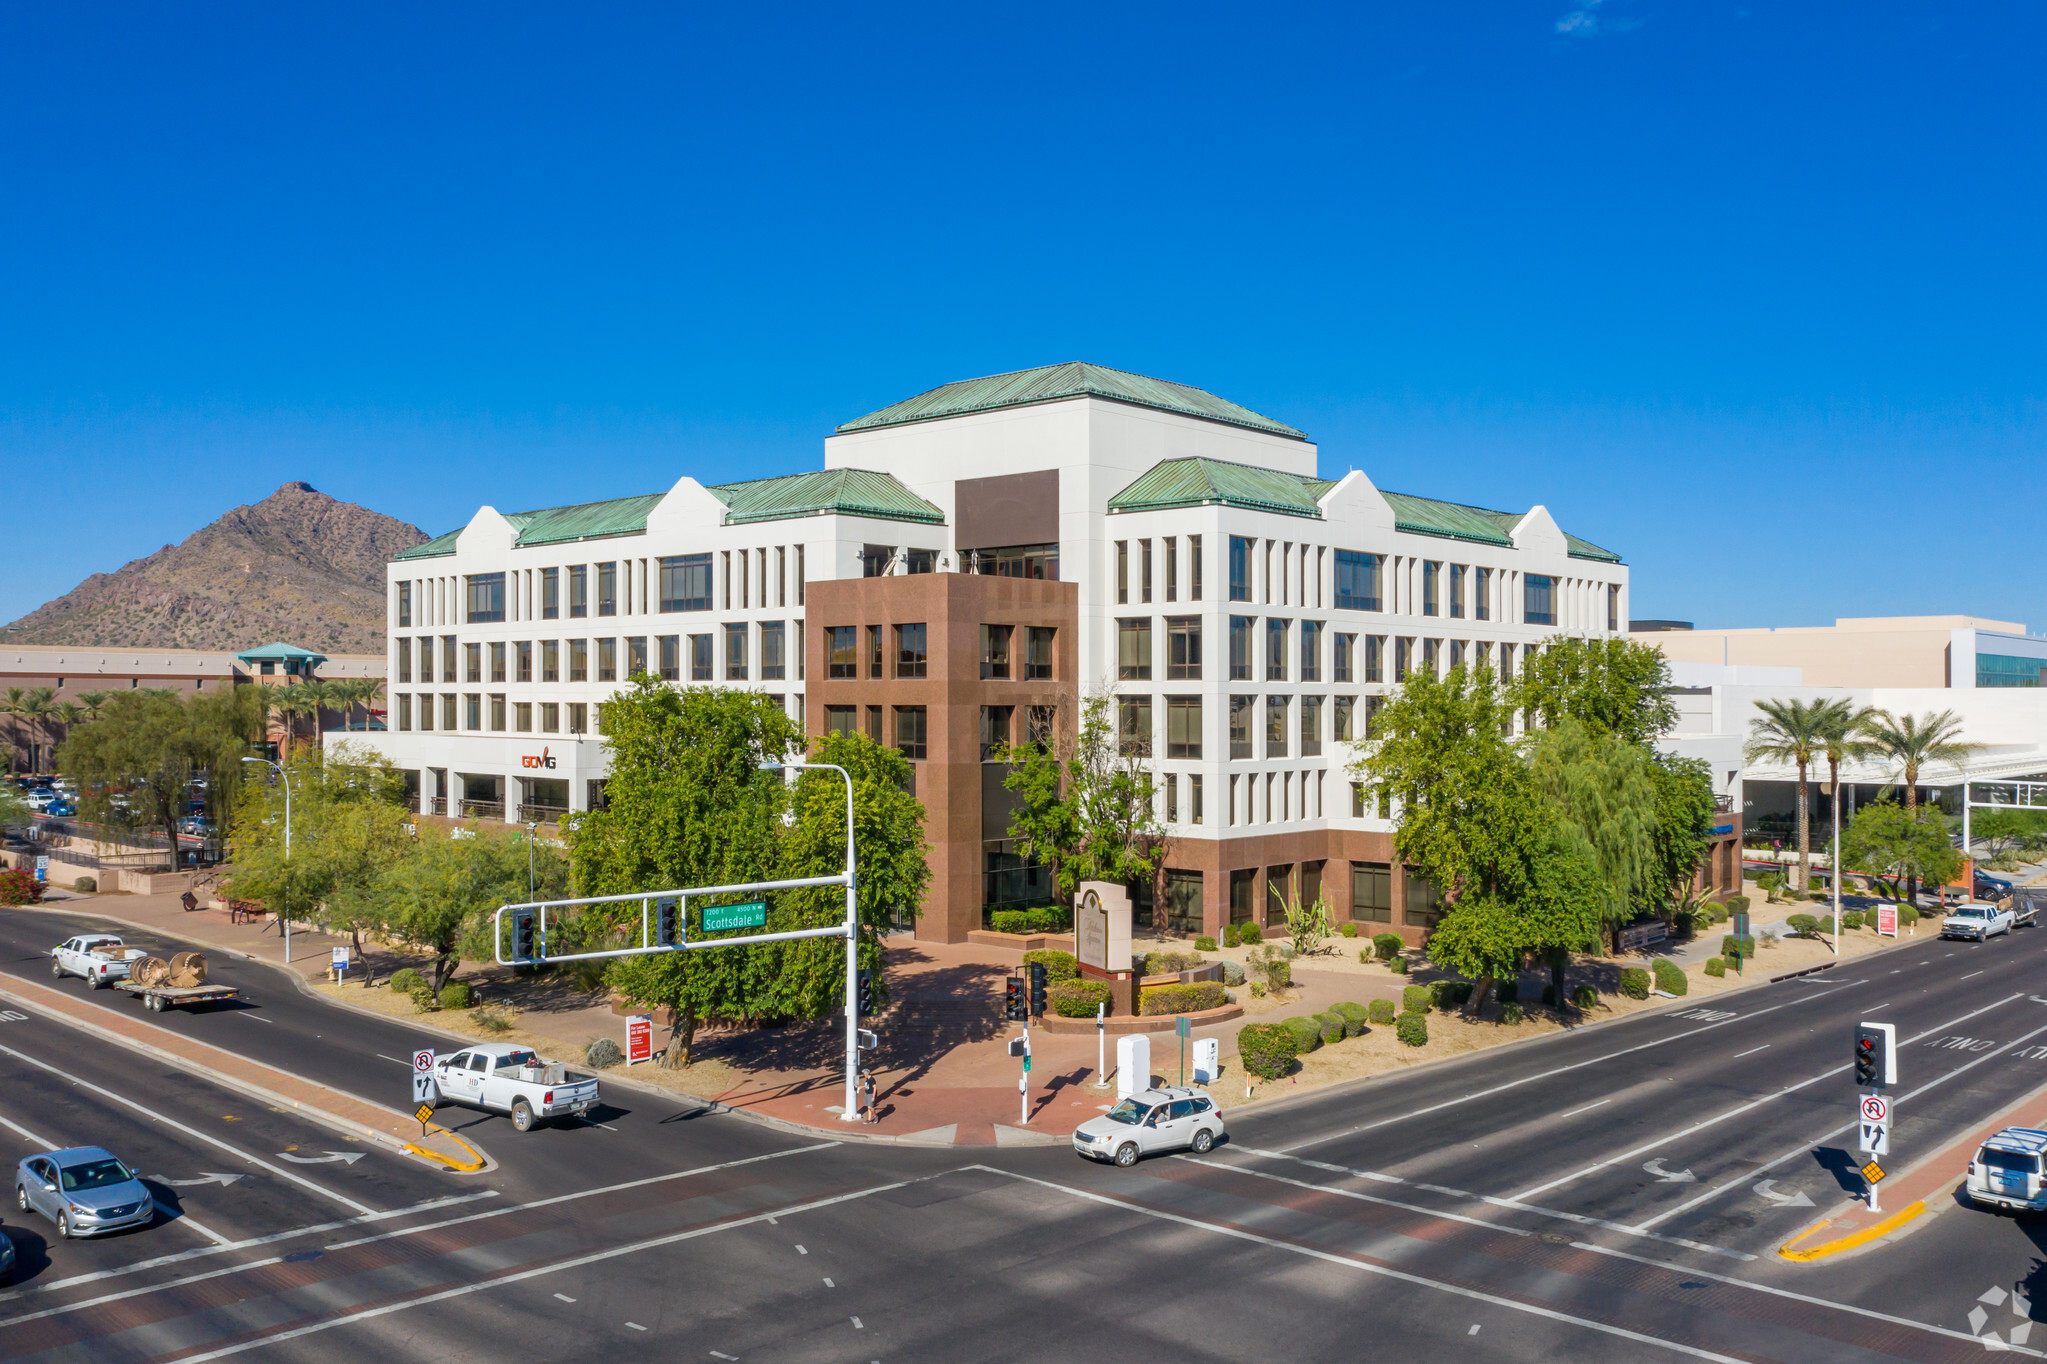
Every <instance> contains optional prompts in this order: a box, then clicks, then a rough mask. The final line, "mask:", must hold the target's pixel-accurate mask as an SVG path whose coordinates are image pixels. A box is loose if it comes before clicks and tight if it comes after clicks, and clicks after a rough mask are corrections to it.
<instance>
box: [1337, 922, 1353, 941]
mask: <svg viewBox="0 0 2047 1364" xmlns="http://www.w3.org/2000/svg"><path fill="white" fill-rule="evenodd" d="M1336 931H1337V932H1338V933H1341V934H1343V936H1344V937H1346V938H1355V937H1356V936H1357V935H1358V926H1357V925H1356V924H1353V923H1341V924H1338V925H1337V926H1336Z"/></svg>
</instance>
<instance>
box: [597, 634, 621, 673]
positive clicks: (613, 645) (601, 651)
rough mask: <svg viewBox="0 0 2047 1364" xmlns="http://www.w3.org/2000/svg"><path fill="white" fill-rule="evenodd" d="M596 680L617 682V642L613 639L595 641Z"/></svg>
mask: <svg viewBox="0 0 2047 1364" xmlns="http://www.w3.org/2000/svg"><path fill="white" fill-rule="evenodd" d="M597 680H598V681H599V682H616V681H618V641H617V640H615V639H600V640H598V641H597Z"/></svg>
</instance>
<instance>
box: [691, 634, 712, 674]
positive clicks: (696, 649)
mask: <svg viewBox="0 0 2047 1364" xmlns="http://www.w3.org/2000/svg"><path fill="white" fill-rule="evenodd" d="M689 680H690V681H692V682H709V681H710V680H711V636H709V635H691V636H690V637H689Z"/></svg>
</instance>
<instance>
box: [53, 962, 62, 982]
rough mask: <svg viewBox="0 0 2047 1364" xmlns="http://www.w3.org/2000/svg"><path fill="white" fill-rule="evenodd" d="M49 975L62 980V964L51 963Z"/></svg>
mask: <svg viewBox="0 0 2047 1364" xmlns="http://www.w3.org/2000/svg"><path fill="white" fill-rule="evenodd" d="M50 974H51V975H53V976H55V977H56V978H57V979H58V980H62V979H64V964H63V963H62V962H55V961H53V962H51V963H50Z"/></svg>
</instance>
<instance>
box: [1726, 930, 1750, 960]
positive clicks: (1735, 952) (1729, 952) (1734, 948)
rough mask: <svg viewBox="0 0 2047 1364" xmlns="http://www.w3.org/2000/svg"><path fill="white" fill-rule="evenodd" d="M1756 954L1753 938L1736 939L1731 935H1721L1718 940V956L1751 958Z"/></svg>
mask: <svg viewBox="0 0 2047 1364" xmlns="http://www.w3.org/2000/svg"><path fill="white" fill-rule="evenodd" d="M1755 954H1756V940H1755V939H1754V938H1753V937H1747V938H1737V937H1735V936H1734V935H1733V934H1732V933H1727V934H1723V935H1722V936H1721V939H1720V955H1721V956H1723V957H1753V956H1754V955H1755Z"/></svg>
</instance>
